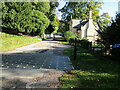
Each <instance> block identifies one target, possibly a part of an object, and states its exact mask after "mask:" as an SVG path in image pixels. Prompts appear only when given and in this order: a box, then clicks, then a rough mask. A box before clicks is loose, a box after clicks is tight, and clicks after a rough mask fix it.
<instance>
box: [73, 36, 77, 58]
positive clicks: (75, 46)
mask: <svg viewBox="0 0 120 90" xmlns="http://www.w3.org/2000/svg"><path fill="white" fill-rule="evenodd" d="M74 43H75V44H74V60H76V56H77V39H76V38H75V42H74Z"/></svg>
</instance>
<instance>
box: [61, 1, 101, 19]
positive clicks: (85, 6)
mask: <svg viewBox="0 0 120 90" xmlns="http://www.w3.org/2000/svg"><path fill="white" fill-rule="evenodd" d="M101 7H102V2H99V1H95V0H90V2H88V1H86V2H82V1H81V2H66V5H65V6H64V7H63V8H62V9H60V11H61V12H62V13H63V15H62V18H63V19H64V20H67V21H69V20H70V16H72V18H73V19H81V20H82V19H88V17H89V8H91V9H92V10H93V12H92V13H93V19H94V20H96V19H97V18H98V17H99V11H98V9H100V8H101Z"/></svg>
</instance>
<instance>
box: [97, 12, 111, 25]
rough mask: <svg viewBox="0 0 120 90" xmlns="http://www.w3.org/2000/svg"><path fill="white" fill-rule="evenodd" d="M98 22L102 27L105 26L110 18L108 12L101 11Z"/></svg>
mask: <svg viewBox="0 0 120 90" xmlns="http://www.w3.org/2000/svg"><path fill="white" fill-rule="evenodd" d="M99 22H100V24H101V26H102V27H107V26H108V25H110V24H111V20H110V16H109V14H108V13H103V14H102V15H101V16H100V18H99Z"/></svg>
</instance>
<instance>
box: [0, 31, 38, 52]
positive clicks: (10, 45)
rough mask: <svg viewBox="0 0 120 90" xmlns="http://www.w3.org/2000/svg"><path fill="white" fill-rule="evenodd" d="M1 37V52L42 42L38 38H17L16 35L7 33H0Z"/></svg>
mask: <svg viewBox="0 0 120 90" xmlns="http://www.w3.org/2000/svg"><path fill="white" fill-rule="evenodd" d="M0 36H1V49H0V50H1V51H2V52H5V51H8V50H12V49H15V48H17V47H21V46H25V45H29V44H32V43H36V42H39V41H40V40H38V38H37V37H23V36H16V35H11V34H5V33H0Z"/></svg>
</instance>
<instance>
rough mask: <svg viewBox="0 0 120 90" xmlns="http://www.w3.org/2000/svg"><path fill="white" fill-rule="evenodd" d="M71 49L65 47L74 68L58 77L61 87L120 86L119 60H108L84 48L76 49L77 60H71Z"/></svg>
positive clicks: (65, 52)
mask: <svg viewBox="0 0 120 90" xmlns="http://www.w3.org/2000/svg"><path fill="white" fill-rule="evenodd" d="M72 52H73V49H65V50H64V54H66V55H68V56H69V57H70V59H71V61H72V64H73V66H74V68H75V70H71V71H66V72H67V73H66V74H64V75H63V76H62V77H60V81H61V82H62V86H61V88H120V86H119V83H120V78H119V75H120V70H119V68H120V66H119V65H120V62H118V61H112V60H108V59H106V58H105V57H103V56H100V55H97V54H93V53H90V52H88V51H87V50H85V49H78V50H77V60H76V61H75V60H73V58H72V57H73V53H72Z"/></svg>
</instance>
